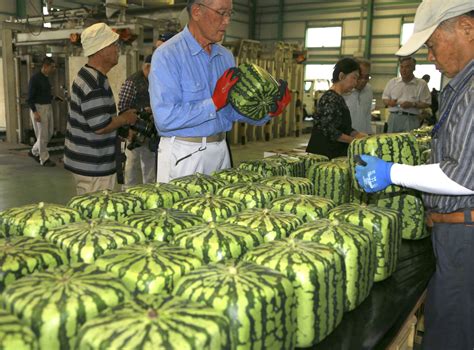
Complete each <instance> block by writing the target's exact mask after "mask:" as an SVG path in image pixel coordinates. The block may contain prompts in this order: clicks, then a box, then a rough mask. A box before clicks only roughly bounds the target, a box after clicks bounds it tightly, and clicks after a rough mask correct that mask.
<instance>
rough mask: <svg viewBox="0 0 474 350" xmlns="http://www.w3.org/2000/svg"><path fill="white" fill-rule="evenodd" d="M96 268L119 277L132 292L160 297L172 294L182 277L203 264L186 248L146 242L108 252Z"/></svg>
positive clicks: (99, 259) (97, 261)
mask: <svg viewBox="0 0 474 350" xmlns="http://www.w3.org/2000/svg"><path fill="white" fill-rule="evenodd" d="M94 265H96V266H98V267H99V268H101V269H102V270H104V271H108V272H110V273H111V274H113V275H114V276H117V277H118V278H120V279H121V280H122V281H123V283H125V285H126V286H127V287H128V289H129V290H130V291H131V292H132V293H135V294H160V293H162V292H165V293H171V291H172V289H173V286H174V285H175V283H176V282H177V281H178V280H179V279H180V278H181V276H182V275H184V274H186V273H188V272H189V271H191V270H194V269H195V268H197V267H199V266H201V265H202V261H201V259H199V258H198V257H196V256H195V255H193V254H192V253H190V252H189V251H188V250H186V249H182V248H179V247H173V246H170V245H169V244H167V243H164V242H144V243H138V244H132V245H129V246H125V247H122V248H120V249H116V250H113V251H110V252H107V253H105V254H104V255H102V256H101V257H99V258H98V259H97V260H96V261H95V263H94Z"/></svg>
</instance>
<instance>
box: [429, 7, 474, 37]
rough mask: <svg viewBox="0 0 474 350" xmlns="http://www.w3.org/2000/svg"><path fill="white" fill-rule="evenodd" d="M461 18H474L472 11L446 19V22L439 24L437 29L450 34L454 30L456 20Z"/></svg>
mask: <svg viewBox="0 0 474 350" xmlns="http://www.w3.org/2000/svg"><path fill="white" fill-rule="evenodd" d="M462 16H467V17H471V18H474V10H471V11H469V12H466V13H464V14H462V15H459V16H456V17H452V18H448V19H447V20H445V21H443V22H441V24H440V25H439V27H438V28H441V29H443V30H446V31H449V32H452V31H453V30H454V26H455V25H456V22H457V21H458V18H459V17H462Z"/></svg>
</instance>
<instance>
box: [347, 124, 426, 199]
mask: <svg viewBox="0 0 474 350" xmlns="http://www.w3.org/2000/svg"><path fill="white" fill-rule="evenodd" d="M361 154H368V155H371V156H375V157H379V158H381V159H383V160H385V161H388V162H395V163H401V164H408V165H418V164H420V149H419V147H418V144H417V142H416V139H415V137H414V136H413V135H411V134H409V133H400V134H376V135H371V136H368V137H364V138H362V139H355V140H354V141H353V142H351V144H350V145H349V150H348V155H349V167H350V169H351V181H352V190H353V191H354V192H356V193H357V192H361V193H365V192H364V190H363V189H362V188H361V187H360V186H359V184H358V183H357V180H356V178H355V165H356V164H355V160H354V156H356V155H361ZM402 191H403V188H402V187H400V186H396V185H390V186H388V187H387V188H386V189H385V190H383V193H394V192H395V193H399V192H402Z"/></svg>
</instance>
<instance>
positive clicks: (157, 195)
mask: <svg viewBox="0 0 474 350" xmlns="http://www.w3.org/2000/svg"><path fill="white" fill-rule="evenodd" d="M126 192H127V193H131V194H134V195H135V196H138V197H140V198H141V199H142V201H143V203H144V204H145V209H155V208H171V206H172V205H173V204H174V203H175V202H177V201H179V200H182V199H185V198H188V197H189V196H190V194H189V192H188V191H186V190H185V189H184V188H182V187H179V186H175V185H172V184H168V183H159V182H157V183H152V184H144V185H137V186H133V187H129V188H127V189H126Z"/></svg>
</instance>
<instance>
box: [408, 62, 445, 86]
mask: <svg viewBox="0 0 474 350" xmlns="http://www.w3.org/2000/svg"><path fill="white" fill-rule="evenodd" d="M413 74H414V75H415V77H417V78H420V79H421V78H422V77H423V75H425V74H428V75H429V76H430V82H429V83H428V87H429V88H430V91H431V90H432V89H433V88H435V89H436V90H438V91H439V90H440V88H441V72H440V71H439V70H437V69H436V67H435V65H434V64H417V65H416V69H415V71H414V72H413Z"/></svg>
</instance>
